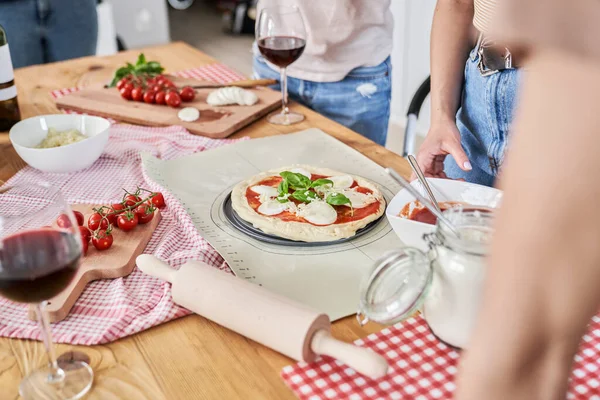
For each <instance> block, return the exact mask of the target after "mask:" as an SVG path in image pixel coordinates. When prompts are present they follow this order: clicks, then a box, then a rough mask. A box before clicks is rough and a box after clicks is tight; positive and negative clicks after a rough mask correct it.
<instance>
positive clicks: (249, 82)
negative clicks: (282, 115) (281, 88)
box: [192, 79, 279, 89]
mask: <svg viewBox="0 0 600 400" xmlns="http://www.w3.org/2000/svg"><path fill="white" fill-rule="evenodd" d="M278 82H279V81H278V80H275V79H246V80H243V81H235V82H229V83H225V84H222V85H219V84H216V83H213V84H210V83H208V84H203V85H192V87H193V88H194V89H218V88H222V87H229V86H237V87H240V88H253V87H257V86H271V85H276V84H277V83H278Z"/></svg>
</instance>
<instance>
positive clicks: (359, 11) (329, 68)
mask: <svg viewBox="0 0 600 400" xmlns="http://www.w3.org/2000/svg"><path fill="white" fill-rule="evenodd" d="M390 2H391V0H259V2H258V6H257V7H258V8H257V18H258V15H260V11H261V10H262V9H263V8H264V7H268V6H275V5H279V6H282V5H285V6H288V5H293V6H296V7H298V9H299V10H300V13H301V14H302V18H304V25H305V28H306V33H307V40H306V48H305V50H304V53H303V54H302V56H301V57H300V58H299V59H298V60H297V61H296V62H295V63H293V64H292V65H290V66H289V67H288V75H289V76H292V77H294V78H299V79H304V80H309V81H315V82H336V81H339V80H342V79H344V77H345V76H346V75H347V74H348V72H350V71H351V70H353V69H354V68H357V67H362V66H367V67H368V66H375V65H379V64H381V63H382V62H383V61H385V59H386V58H387V57H388V56H389V55H390V54H391V52H392V35H393V30H394V20H393V17H392V12H391V10H390ZM255 51H258V49H257V48H256V46H255ZM271 68H273V69H275V70H278V68H277V67H274V66H272V65H271Z"/></svg>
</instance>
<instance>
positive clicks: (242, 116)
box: [56, 77, 281, 139]
mask: <svg viewBox="0 0 600 400" xmlns="http://www.w3.org/2000/svg"><path fill="white" fill-rule="evenodd" d="M172 80H173V82H174V83H175V84H176V85H177V86H184V85H200V84H209V85H210V84H213V85H214V84H215V83H213V82H204V81H198V80H195V79H186V78H178V77H173V79H172ZM213 90H215V89H211V88H208V89H196V98H195V99H194V101H192V102H189V103H182V105H181V107H196V108H197V109H198V110H200V118H199V119H198V120H196V121H194V122H183V121H181V120H180V119H179V118H178V117H177V113H178V112H179V110H180V109H181V108H172V107H169V106H164V105H157V104H146V103H143V102H142V103H140V102H135V101H128V100H125V99H123V98H122V97H121V95H120V94H119V92H118V90H117V89H116V88H110V89H105V88H102V87H89V88H85V89H82V90H79V91H77V92H73V93H71V94H68V95H65V96H63V97H60V98H58V99H56V105H57V106H58V107H59V108H65V109H69V110H74V111H78V112H82V113H88V114H94V115H99V116H101V117H106V118H113V119H116V120H118V121H123V122H129V123H132V124H137V125H148V126H170V125H180V126H183V127H184V128H186V129H187V130H189V131H190V132H192V133H194V134H197V135H202V136H207V137H210V138H213V139H221V138H225V137H227V136H229V135H231V134H232V133H234V132H235V131H237V130H239V129H241V128H243V127H245V126H246V125H249V124H250V123H252V122H254V121H256V120H257V119H259V118H261V117H262V116H264V115H266V114H267V113H269V112H270V111H272V110H274V109H276V108H278V107H280V105H281V94H280V93H279V92H276V91H274V90H271V89H269V88H253V89H246V90H252V91H253V92H254V93H256V95H257V96H258V102H257V103H256V104H254V105H253V106H238V105H231V106H223V107H212V106H210V105H208V104H207V103H206V97H207V96H208V94H209V93H210V92H212V91H213Z"/></svg>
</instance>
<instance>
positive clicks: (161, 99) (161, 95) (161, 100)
mask: <svg viewBox="0 0 600 400" xmlns="http://www.w3.org/2000/svg"><path fill="white" fill-rule="evenodd" d="M166 95H167V94H166V93H165V92H164V91H163V90H159V91H158V92H156V96H154V101H155V102H156V104H163V105H164V104H167V101H166V100H165V96H166Z"/></svg>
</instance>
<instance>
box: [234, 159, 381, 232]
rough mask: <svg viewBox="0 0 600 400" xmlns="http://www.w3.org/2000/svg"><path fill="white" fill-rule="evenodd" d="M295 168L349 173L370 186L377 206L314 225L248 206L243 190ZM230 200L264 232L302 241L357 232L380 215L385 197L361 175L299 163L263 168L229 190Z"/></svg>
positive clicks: (244, 216) (325, 173)
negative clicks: (342, 219) (334, 221)
mask: <svg viewBox="0 0 600 400" xmlns="http://www.w3.org/2000/svg"><path fill="white" fill-rule="evenodd" d="M294 168H303V169H305V170H307V171H308V172H310V173H311V174H317V175H327V176H335V175H350V176H351V177H352V178H353V179H354V180H355V181H356V182H357V183H358V185H359V186H362V187H365V188H368V189H371V190H372V191H373V195H374V196H375V198H376V200H377V201H378V202H379V209H378V210H377V212H376V213H374V214H371V215H368V216H367V217H365V218H363V219H361V220H359V221H352V222H346V223H343V224H333V225H325V226H317V225H312V224H310V223H308V222H297V221H282V220H280V219H279V218H277V217H276V216H267V215H262V214H259V213H258V212H257V211H255V210H254V209H253V208H252V207H250V205H249V204H248V200H247V199H246V190H247V189H248V187H250V186H254V185H255V184H257V183H258V182H260V181H262V180H264V179H265V178H268V177H270V176H275V175H279V173H280V172H282V171H289V170H290V169H294ZM231 204H232V206H233V209H234V210H235V212H236V213H237V214H238V215H239V216H240V218H242V219H243V220H244V221H247V222H249V223H251V224H252V225H253V226H254V227H255V228H257V229H260V230H261V231H263V232H265V233H266V234H269V235H275V236H278V237H281V238H285V239H290V240H296V241H303V242H332V241H336V240H340V239H346V238H349V237H352V236H354V235H355V234H356V231H358V230H359V229H362V228H364V227H365V226H367V225H368V224H370V223H371V222H373V221H375V220H376V219H378V218H379V217H381V216H382V215H383V214H384V212H385V207H386V201H385V199H384V197H383V195H382V193H381V190H379V188H378V187H377V185H375V184H374V183H373V182H371V181H368V180H366V179H364V178H361V177H360V176H356V175H352V174H345V173H343V172H339V171H335V170H332V169H328V168H319V167H313V166H309V165H301V164H296V165H291V166H287V167H284V168H277V169H273V170H269V171H265V172H262V173H260V174H258V175H254V176H252V177H251V178H249V179H246V180H244V181H242V182H240V183H238V184H237V185H235V187H234V188H233V190H232V192H231Z"/></svg>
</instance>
